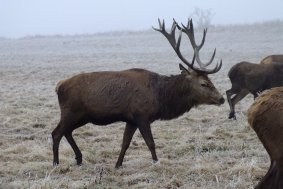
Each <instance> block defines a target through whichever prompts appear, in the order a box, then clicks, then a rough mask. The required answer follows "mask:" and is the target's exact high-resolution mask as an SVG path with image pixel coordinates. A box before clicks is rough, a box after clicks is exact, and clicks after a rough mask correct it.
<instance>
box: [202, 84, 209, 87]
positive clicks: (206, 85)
mask: <svg viewBox="0 0 283 189" xmlns="http://www.w3.org/2000/svg"><path fill="white" fill-rule="evenodd" d="M201 86H202V87H209V85H208V84H207V83H202V84H201Z"/></svg>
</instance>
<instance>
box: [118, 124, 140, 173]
mask: <svg viewBox="0 0 283 189" xmlns="http://www.w3.org/2000/svg"><path fill="white" fill-rule="evenodd" d="M136 130H137V127H136V126H135V125H132V124H129V123H127V124H126V128H125V131H124V136H123V142H122V149H121V152H120V155H119V158H118V161H117V163H116V166H115V168H119V167H121V166H122V163H123V160H124V156H125V153H126V151H127V149H128V148H129V146H130V142H131V140H132V138H133V135H134V133H135V132H136Z"/></svg>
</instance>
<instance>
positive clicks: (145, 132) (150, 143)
mask: <svg viewBox="0 0 283 189" xmlns="http://www.w3.org/2000/svg"><path fill="white" fill-rule="evenodd" d="M139 130H140V133H141V135H142V137H143V139H144V140H145V143H146V145H147V147H148V148H149V150H150V152H151V156H152V159H153V161H154V162H157V161H158V159H157V156H156V152H155V143H154V140H153V137H152V133H151V128H150V124H149V123H148V124H143V125H139Z"/></svg>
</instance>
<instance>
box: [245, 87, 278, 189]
mask: <svg viewBox="0 0 283 189" xmlns="http://www.w3.org/2000/svg"><path fill="white" fill-rule="evenodd" d="M282 107H283V87H276V88H273V89H270V90H268V91H265V92H264V93H263V94H262V95H260V96H259V97H258V98H257V99H256V100H255V102H254V103H253V104H252V105H251V107H250V108H249V110H248V122H249V124H250V126H251V127H252V128H253V130H254V131H255V132H256V134H257V136H258V138H259V140H260V141H261V142H262V144H263V146H264V148H265V149H266V151H267V153H268V155H269V157H270V160H271V164H270V167H269V170H268V172H267V173H266V175H265V176H264V177H263V178H262V180H261V181H260V183H259V184H258V185H257V186H256V189H283V140H282V139H283V116H282V115H283V109H282Z"/></svg>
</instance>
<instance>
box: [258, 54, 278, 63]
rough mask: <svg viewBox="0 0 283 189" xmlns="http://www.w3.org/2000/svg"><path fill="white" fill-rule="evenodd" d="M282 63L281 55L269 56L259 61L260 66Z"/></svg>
mask: <svg viewBox="0 0 283 189" xmlns="http://www.w3.org/2000/svg"><path fill="white" fill-rule="evenodd" d="M272 63H283V55H282V54H276V55H269V56H267V57H265V58H264V59H262V60H261V61H260V64H272Z"/></svg>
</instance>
